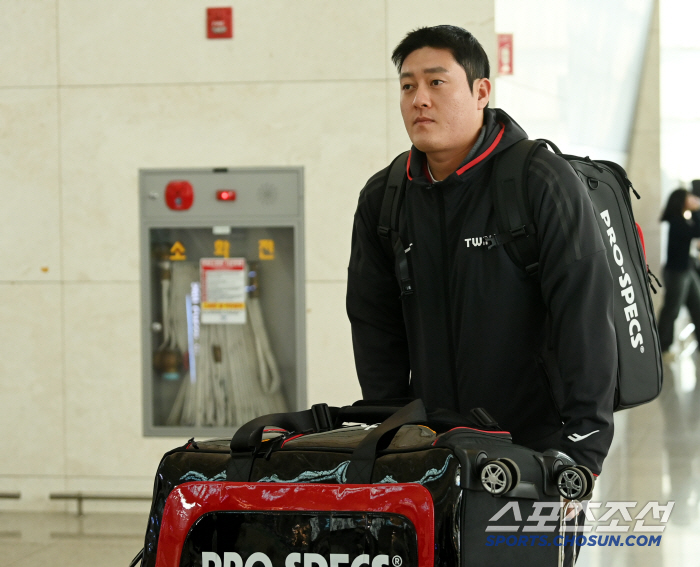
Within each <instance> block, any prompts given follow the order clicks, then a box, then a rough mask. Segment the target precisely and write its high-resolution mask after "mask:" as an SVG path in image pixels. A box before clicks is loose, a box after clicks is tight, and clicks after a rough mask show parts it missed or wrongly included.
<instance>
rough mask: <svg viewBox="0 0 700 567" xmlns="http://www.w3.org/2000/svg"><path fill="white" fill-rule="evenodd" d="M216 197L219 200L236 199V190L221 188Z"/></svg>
mask: <svg viewBox="0 0 700 567" xmlns="http://www.w3.org/2000/svg"><path fill="white" fill-rule="evenodd" d="M216 198H217V199H218V200H219V201H235V200H236V192H235V191H233V190H232V189H220V190H219V191H217V192H216Z"/></svg>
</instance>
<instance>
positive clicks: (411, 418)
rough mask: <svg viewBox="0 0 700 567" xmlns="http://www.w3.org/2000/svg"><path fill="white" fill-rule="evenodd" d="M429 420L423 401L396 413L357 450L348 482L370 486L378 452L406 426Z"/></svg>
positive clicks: (349, 471) (415, 402)
mask: <svg viewBox="0 0 700 567" xmlns="http://www.w3.org/2000/svg"><path fill="white" fill-rule="evenodd" d="M363 409H366V408H363ZM382 409H386V408H382ZM427 419H428V415H427V414H426V411H425V405H424V404H423V400H421V399H417V400H414V401H412V402H411V403H410V404H408V405H406V406H404V407H402V408H401V409H399V410H398V411H396V412H394V414H393V415H392V416H391V417H389V418H388V419H386V420H385V421H384V422H383V423H382V424H381V425H379V427H377V428H375V429H373V430H372V431H371V432H370V433H369V434H368V435H367V436H366V437H365V438H364V439H363V440H362V441H361V442H360V444H359V445H358V446H357V447H356V448H355V450H354V451H353V453H352V456H351V457H350V464H349V465H348V468H347V470H346V482H347V483H348V484H370V483H371V482H372V469H374V461H375V460H376V458H377V450H379V449H380V448H384V447H385V446H387V445H388V444H389V443H390V442H391V440H392V439H393V438H394V434H395V433H396V432H397V431H398V430H399V429H400V428H401V427H403V426H404V425H407V424H409V423H416V422H422V423H425V422H426V421H427Z"/></svg>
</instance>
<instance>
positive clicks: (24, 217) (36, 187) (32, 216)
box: [0, 42, 61, 281]
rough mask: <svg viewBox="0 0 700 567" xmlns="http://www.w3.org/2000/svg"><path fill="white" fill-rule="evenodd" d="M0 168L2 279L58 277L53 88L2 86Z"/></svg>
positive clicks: (54, 105) (59, 272) (55, 110)
mask: <svg viewBox="0 0 700 567" xmlns="http://www.w3.org/2000/svg"><path fill="white" fill-rule="evenodd" d="M0 43H2V42H0ZM1 67H2V65H0V68H1ZM0 172H2V174H1V175H0V196H1V197H2V203H1V205H0V258H1V259H2V261H0V281H58V280H60V278H61V258H60V241H61V235H60V230H59V227H60V212H61V210H60V195H59V162H58V106H57V96H56V90H55V89H51V88H5V89H0Z"/></svg>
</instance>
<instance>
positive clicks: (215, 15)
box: [207, 8, 233, 39]
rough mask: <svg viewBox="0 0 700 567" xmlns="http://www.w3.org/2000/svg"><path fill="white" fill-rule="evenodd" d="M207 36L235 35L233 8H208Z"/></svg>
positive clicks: (228, 36) (223, 37) (223, 36)
mask: <svg viewBox="0 0 700 567" xmlns="http://www.w3.org/2000/svg"><path fill="white" fill-rule="evenodd" d="M207 37H208V38H209V39H227V38H232V37H233V8H207Z"/></svg>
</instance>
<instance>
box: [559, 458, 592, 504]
mask: <svg viewBox="0 0 700 567" xmlns="http://www.w3.org/2000/svg"><path fill="white" fill-rule="evenodd" d="M583 469H584V467H579V466H576V467H566V468H564V469H562V471H561V472H560V473H559V474H558V475H557V490H558V491H559V494H561V495H562V496H563V497H564V498H566V499H568V500H582V499H584V498H586V497H587V496H589V495H590V494H591V492H592V491H593V487H592V486H589V483H588V479H587V476H588V475H590V476H591V477H592V476H593V475H592V473H591V472H590V471H589V470H588V469H586V470H585V471H584V470H583Z"/></svg>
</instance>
